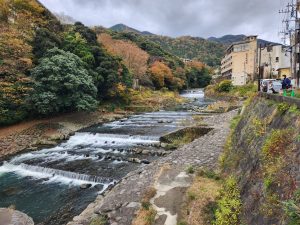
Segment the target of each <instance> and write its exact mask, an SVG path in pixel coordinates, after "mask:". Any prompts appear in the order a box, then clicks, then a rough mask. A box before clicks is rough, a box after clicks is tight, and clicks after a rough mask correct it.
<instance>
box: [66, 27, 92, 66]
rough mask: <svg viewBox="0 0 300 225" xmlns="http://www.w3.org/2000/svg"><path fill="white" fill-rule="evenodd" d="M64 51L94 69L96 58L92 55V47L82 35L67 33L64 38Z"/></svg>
mask: <svg viewBox="0 0 300 225" xmlns="http://www.w3.org/2000/svg"><path fill="white" fill-rule="evenodd" d="M63 49H64V50H65V51H68V52H72V53H73V54H75V55H77V56H78V57H79V58H81V60H82V61H83V62H85V63H86V64H87V66H88V67H90V68H93V67H94V64H95V58H94V56H93V54H92V49H91V46H90V45H89V44H88V42H87V40H85V39H84V38H83V37H82V36H81V34H80V33H74V32H69V33H67V34H66V36H65V38H64V42H63Z"/></svg>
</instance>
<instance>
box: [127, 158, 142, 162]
mask: <svg viewBox="0 0 300 225" xmlns="http://www.w3.org/2000/svg"><path fill="white" fill-rule="evenodd" d="M128 162H132V163H141V162H142V161H141V160H140V159H137V158H129V159H128Z"/></svg>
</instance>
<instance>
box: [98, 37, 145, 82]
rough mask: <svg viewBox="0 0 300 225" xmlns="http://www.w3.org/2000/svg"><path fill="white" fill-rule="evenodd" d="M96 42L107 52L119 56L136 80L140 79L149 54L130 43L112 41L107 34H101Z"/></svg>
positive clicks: (143, 73)
mask: <svg viewBox="0 0 300 225" xmlns="http://www.w3.org/2000/svg"><path fill="white" fill-rule="evenodd" d="M98 40H99V42H100V43H101V44H103V45H104V46H105V48H106V49H107V50H108V52H110V53H112V54H113V55H116V56H119V57H121V58H122V59H123V62H124V63H125V65H126V66H127V68H128V69H129V70H130V71H131V72H132V73H133V75H134V77H135V78H136V79H141V78H142V77H143V76H144V75H145V74H146V72H147V68H148V65H147V62H148V59H149V54H148V53H147V52H145V51H143V50H142V49H140V48H139V47H138V46H137V45H135V44H134V43H132V42H130V41H123V40H116V39H113V38H112V37H111V36H110V35H109V34H105V33H102V34H100V35H99V36H98Z"/></svg>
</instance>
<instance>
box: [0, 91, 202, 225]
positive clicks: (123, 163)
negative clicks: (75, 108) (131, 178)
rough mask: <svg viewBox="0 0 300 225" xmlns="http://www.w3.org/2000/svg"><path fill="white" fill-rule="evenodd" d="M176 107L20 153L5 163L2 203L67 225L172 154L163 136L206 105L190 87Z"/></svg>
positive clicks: (48, 224)
mask: <svg viewBox="0 0 300 225" xmlns="http://www.w3.org/2000/svg"><path fill="white" fill-rule="evenodd" d="M182 96H183V97H186V98H189V99H190V102H189V103H188V104H185V105H184V106H182V107H179V109H177V110H172V111H159V112H149V113H143V114H137V115H133V116H131V117H129V118H125V119H122V120H119V121H114V122H110V123H105V124H102V125H95V126H92V127H90V128H87V129H84V130H81V131H79V132H77V133H76V134H75V135H73V136H72V137H71V138H70V139H69V140H68V141H66V142H64V143H61V144H59V145H58V146H56V147H54V148H47V149H42V150H39V151H35V152H29V153H24V154H19V155H17V156H15V157H13V158H11V159H10V160H9V161H6V162H1V164H2V166H1V167H0V207H9V206H12V205H13V206H14V207H16V209H17V210H19V211H22V212H24V213H26V214H28V215H29V216H31V217H32V218H33V219H34V221H35V223H36V224H45V225H59V224H66V223H67V222H68V221H69V220H70V219H71V218H72V217H73V216H75V215H78V214H80V212H81V211H83V210H84V209H85V208H86V207H87V205H88V204H89V203H91V202H93V201H94V200H95V198H96V196H97V195H98V194H100V193H102V192H104V191H105V190H107V188H109V187H111V186H113V185H114V184H116V183H117V182H118V181H120V180H121V179H122V178H123V177H124V176H126V175H127V174H128V173H129V172H131V171H133V170H135V169H137V168H139V167H142V166H143V165H145V164H149V163H151V162H152V161H153V160H156V159H158V158H159V157H163V155H165V154H168V152H167V151H165V150H164V149H163V148H162V147H161V145H160V141H159V139H160V137H161V136H163V135H165V134H167V133H169V132H172V131H175V130H177V129H179V128H184V127H185V126H188V125H190V124H193V115H195V114H199V113H196V112H194V111H193V110H192V109H193V107H195V106H203V105H205V104H207V101H206V100H205V98H204V93H203V91H202V90H191V91H186V92H184V93H183V94H182Z"/></svg>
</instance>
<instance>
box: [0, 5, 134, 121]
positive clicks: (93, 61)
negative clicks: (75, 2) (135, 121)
mask: <svg viewBox="0 0 300 225" xmlns="http://www.w3.org/2000/svg"><path fill="white" fill-rule="evenodd" d="M0 6H1V8H0V116H1V117H0V125H5V124H12V123H15V122H18V121H21V120H23V119H24V118H26V117H27V116H28V114H29V113H28V112H30V114H31V115H48V114H52V113H59V112H67V111H78V110H91V109H95V107H96V106H97V103H98V102H99V101H100V100H101V99H103V98H112V97H113V98H119V97H123V96H124V93H126V92H127V90H128V88H129V87H131V85H132V76H131V74H130V72H129V70H128V69H127V68H126V66H125V65H124V64H123V63H122V60H121V59H120V58H118V57H115V56H112V55H110V54H109V53H108V52H107V51H106V50H105V49H104V48H103V47H102V46H101V45H99V44H98V42H97V36H96V33H95V32H94V31H93V30H91V29H89V28H88V27H86V26H84V25H83V24H81V23H75V25H73V26H65V27H62V26H61V25H60V23H59V22H58V21H57V19H56V18H55V17H54V16H52V14H51V13H50V12H49V11H48V10H47V9H45V8H44V7H43V6H42V5H41V4H40V3H39V2H38V1H35V0H24V1H19V0H0Z"/></svg>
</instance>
